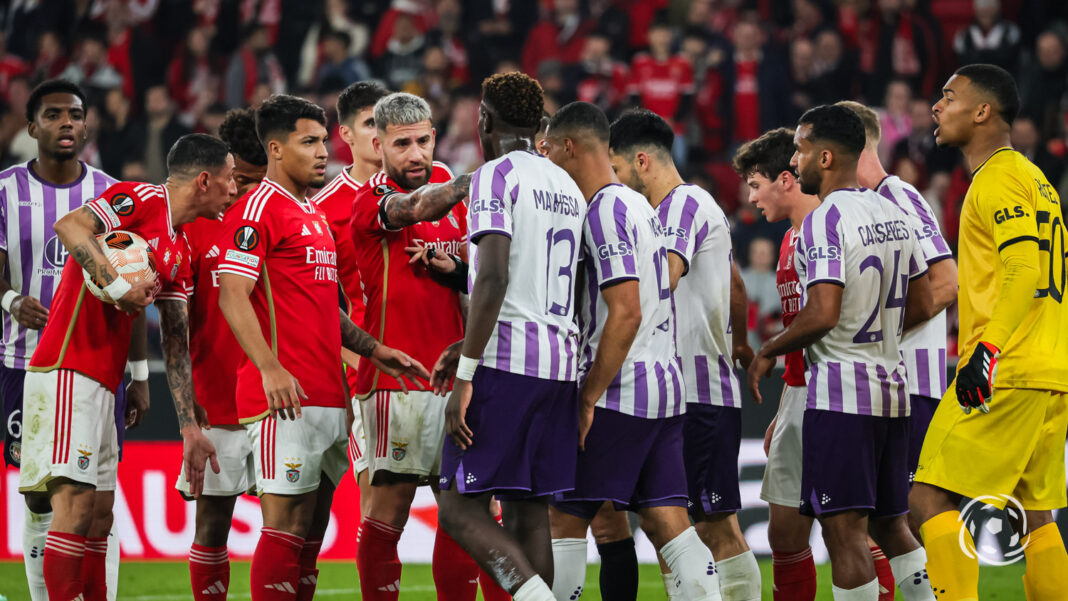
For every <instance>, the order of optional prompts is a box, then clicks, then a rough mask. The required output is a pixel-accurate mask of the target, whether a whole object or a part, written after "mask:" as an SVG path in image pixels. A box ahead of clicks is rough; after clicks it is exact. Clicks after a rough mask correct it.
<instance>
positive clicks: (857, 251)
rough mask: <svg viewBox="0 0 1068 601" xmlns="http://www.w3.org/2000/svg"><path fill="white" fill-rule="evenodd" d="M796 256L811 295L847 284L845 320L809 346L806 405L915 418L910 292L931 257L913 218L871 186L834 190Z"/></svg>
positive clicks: (809, 223)
mask: <svg viewBox="0 0 1068 601" xmlns="http://www.w3.org/2000/svg"><path fill="white" fill-rule="evenodd" d="M794 262H795V264H796V265H797V274H798V276H799V277H800V279H801V282H802V284H804V288H805V296H806V301H807V296H808V289H809V288H810V287H812V286H813V285H815V284H819V283H831V284H836V285H839V286H842V288H843V290H842V308H841V315H840V316H839V318H838V325H836V326H835V327H834V328H832V329H831V331H830V332H828V333H827V335H826V336H824V337H823V338H821V339H820V340H819V341H818V342H816V343H814V344H812V345H810V346H809V347H808V348H806V349H805V361H806V363H807V364H808V365H809V370H808V375H807V378H806V379H807V381H808V403H807V405H806V406H807V407H808V408H809V409H823V410H828V411H839V412H842V413H856V414H861V415H875V416H879V417H906V416H908V414H909V399H908V394H907V392H908V384H907V383H906V381H905V380H906V375H905V363H904V362H903V361H902V359H901V330H902V326H903V325H904V318H905V295H906V293H907V290H908V283H909V281H910V280H912V279H915V278H917V277H920V276H922V275H923V274H924V273H926V272H927V262H926V261H925V260H924V258H923V252H922V251H921V250H920V244H919V243H918V242H917V241H916V237H915V235H914V234H913V231H912V227H910V226H909V222H908V221H907V220H906V217H905V216H904V215H902V214H901V211H900V209H898V208H897V207H895V206H894V204H893V203H891V202H890V201H888V200H886V199H885V198H883V197H881V196H879V195H878V194H876V193H875V192H874V191H872V190H866V189H843V190H835V191H834V192H831V193H830V194H829V195H827V197H826V198H824V199H823V202H822V203H820V206H819V207H817V208H816V209H815V210H814V211H812V212H811V213H809V215H808V216H807V217H805V221H804V223H803V224H802V225H801V234H800V236H799V237H798V245H797V251H796V253H795V255H794Z"/></svg>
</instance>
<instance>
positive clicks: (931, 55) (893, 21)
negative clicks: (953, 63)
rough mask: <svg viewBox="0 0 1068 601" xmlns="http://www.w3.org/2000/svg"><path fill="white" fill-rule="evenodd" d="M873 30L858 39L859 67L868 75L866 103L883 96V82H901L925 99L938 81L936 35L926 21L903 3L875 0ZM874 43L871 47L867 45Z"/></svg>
mask: <svg viewBox="0 0 1068 601" xmlns="http://www.w3.org/2000/svg"><path fill="white" fill-rule="evenodd" d="M878 4H879V7H878V12H877V18H876V19H875V20H874V21H873V22H872V23H871V26H872V27H873V31H868V32H866V34H865V35H863V36H861V44H862V46H867V48H864V49H863V50H862V54H863V55H865V56H866V57H867V59H866V60H864V61H862V63H861V68H862V69H863V70H864V71H865V72H866V73H867V74H868V78H867V79H868V85H867V93H866V96H867V97H868V99H869V101H871V102H873V103H877V102H878V101H879V100H880V99H882V98H883V97H884V96H885V95H886V85H887V82H889V81H891V80H894V79H901V80H904V81H906V82H908V84H909V86H910V87H911V88H912V89H913V90H914V91H915V92H917V93H918V94H919V95H921V96H923V97H925V98H926V97H929V96H931V94H932V93H933V92H934V90H935V86H940V85H942V82H941V81H937V79H938V78H939V75H940V73H939V68H940V65H939V62H938V36H937V34H936V33H935V32H934V31H933V30H932V29H931V27H930V25H929V24H928V23H927V21H926V20H925V19H923V18H921V17H920V15H918V14H916V13H915V12H913V11H912V10H910V9H909V8H908V7H907V6H906V2H905V0H878ZM873 43H874V47H872V46H871V45H872V44H873Z"/></svg>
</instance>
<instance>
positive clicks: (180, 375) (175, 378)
mask: <svg viewBox="0 0 1068 601" xmlns="http://www.w3.org/2000/svg"><path fill="white" fill-rule="evenodd" d="M156 308H158V309H159V325H160V340H161V342H162V345H163V360H164V362H165V363H166V365H167V383H168V384H169V385H170V388H171V397H173V399H174V409H175V411H176V412H177V413H178V426H179V427H180V428H181V431H182V441H183V450H182V461H183V462H184V467H185V473H186V479H187V480H188V481H189V490H190V493H191V494H192V495H193V496H194V497H196V496H198V495H199V494H200V492H201V490H203V488H204V468H205V465H206V464H207V463H208V462H209V461H210V462H211V468H212V470H213V471H214V472H215V473H216V474H217V473H219V462H218V460H217V459H216V458H215V447H214V446H213V445H212V444H211V441H209V440H208V439H207V437H206V436H204V433H203V432H202V431H201V429H200V428H201V426H202V425H203V426H205V427H206V426H207V425H208V424H207V422H206V420H204V419H203V413H202V411H203V410H202V409H200V408H199V406H198V405H197V401H196V396H195V394H194V393H193V368H192V363H191V361H190V359H189V307H188V305H187V303H186V302H185V301H182V300H173V299H166V300H162V299H161V300H160V301H159V302H157V303H156ZM198 412H199V413H200V416H198ZM198 417H199V419H198ZM201 421H203V423H198V422H201Z"/></svg>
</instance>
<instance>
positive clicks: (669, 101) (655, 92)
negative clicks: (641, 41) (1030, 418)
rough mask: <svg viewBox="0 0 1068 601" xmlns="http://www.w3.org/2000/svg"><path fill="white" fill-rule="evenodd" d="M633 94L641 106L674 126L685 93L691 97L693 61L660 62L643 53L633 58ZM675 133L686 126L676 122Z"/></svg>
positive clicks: (674, 58)
mask: <svg viewBox="0 0 1068 601" xmlns="http://www.w3.org/2000/svg"><path fill="white" fill-rule="evenodd" d="M629 89H630V93H631V94H637V95H638V97H639V98H640V99H641V105H642V106H643V107H645V108H647V109H649V110H650V111H653V112H654V113H656V114H657V115H660V116H661V117H663V118H664V119H667V121H668V123H672V120H673V119H674V118H675V111H677V110H678V108H679V101H680V99H681V98H682V95H683V94H692V93H693V91H694V87H693V68H692V67H691V66H690V61H688V60H686V59H685V58H683V57H681V56H677V55H676V56H672V57H670V58H668V59H667V60H664V61H658V60H656V59H654V58H653V57H652V56H650V55H648V54H646V53H641V54H639V55H637V56H635V57H634V61H633V62H632V64H631V68H630V86H629ZM673 125H674V127H675V131H676V132H678V131H681V128H682V127H683V124H681V123H674V124H673Z"/></svg>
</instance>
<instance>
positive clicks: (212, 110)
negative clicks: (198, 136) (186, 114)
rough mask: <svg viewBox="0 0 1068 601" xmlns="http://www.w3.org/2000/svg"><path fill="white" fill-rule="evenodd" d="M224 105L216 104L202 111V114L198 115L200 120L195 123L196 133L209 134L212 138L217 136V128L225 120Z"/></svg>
mask: <svg viewBox="0 0 1068 601" xmlns="http://www.w3.org/2000/svg"><path fill="white" fill-rule="evenodd" d="M226 111H227V108H226V105H225V104H223V103H221V102H216V103H213V104H211V105H209V106H208V108H206V109H204V112H203V113H201V114H200V119H199V120H198V121H197V125H196V128H195V129H196V131H197V132H198V133H202V134H211V135H213V136H215V135H218V134H219V126H221V125H222V122H223V120H224V119H226Z"/></svg>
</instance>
